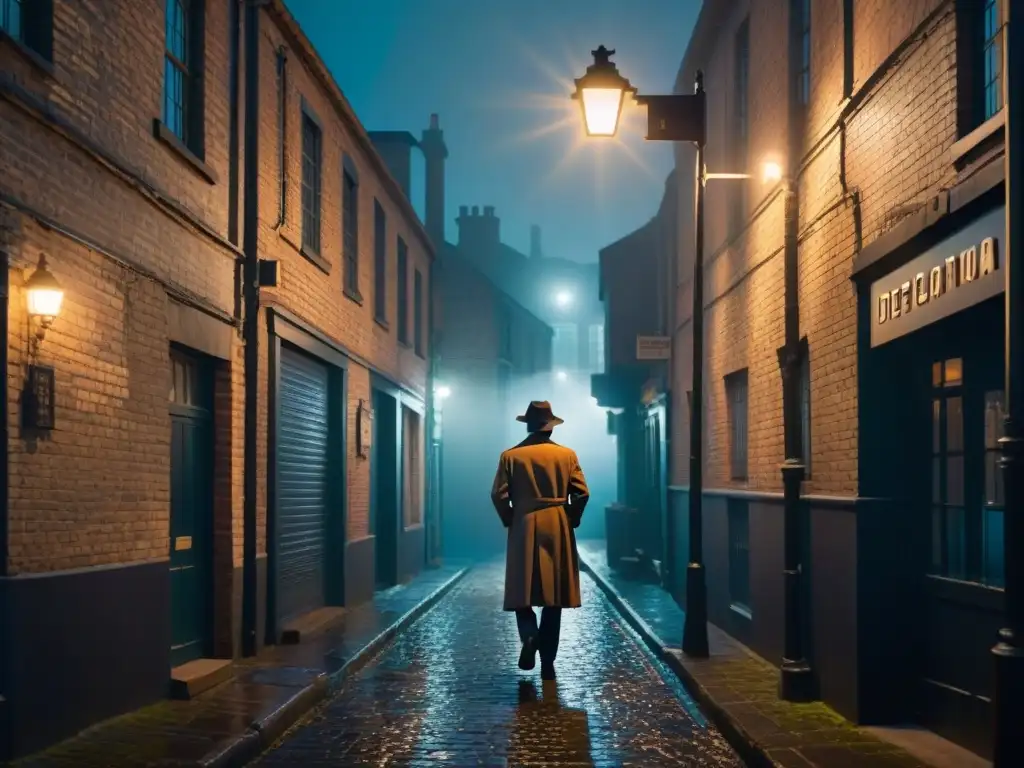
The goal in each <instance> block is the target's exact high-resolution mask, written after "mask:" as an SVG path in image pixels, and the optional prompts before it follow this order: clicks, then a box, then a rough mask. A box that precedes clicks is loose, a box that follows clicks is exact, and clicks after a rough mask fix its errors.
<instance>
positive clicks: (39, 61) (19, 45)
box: [0, 29, 56, 77]
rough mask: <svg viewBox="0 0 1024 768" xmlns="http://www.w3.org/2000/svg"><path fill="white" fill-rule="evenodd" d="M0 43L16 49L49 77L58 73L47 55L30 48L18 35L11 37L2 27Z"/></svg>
mask: <svg viewBox="0 0 1024 768" xmlns="http://www.w3.org/2000/svg"><path fill="white" fill-rule="evenodd" d="M0 43H6V44H7V45H8V46H10V47H11V48H13V49H14V51H15V52H16V53H17V54H18V55H19V56H21V57H22V58H23V59H25V61H27V62H28V63H29V64H31V65H32V66H33V67H35V68H36V69H38V70H39V71H40V72H42V73H43V74H44V75H46V76H47V77H54V76H55V74H56V68H55V67H54V66H53V62H52V61H50V60H48V59H47V58H46V57H45V56H43V55H41V54H39V53H37V52H36V51H34V50H32V49H31V48H29V47H28V46H27V45H25V43H23V42H22V41H21V40H19V39H18V38H16V37H11V36H10V35H9V34H7V33H6V32H4V31H3V30H2V29H0Z"/></svg>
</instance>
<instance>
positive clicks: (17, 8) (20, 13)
mask: <svg viewBox="0 0 1024 768" xmlns="http://www.w3.org/2000/svg"><path fill="white" fill-rule="evenodd" d="M0 30H3V32H4V33H5V34H7V35H8V36H9V37H12V38H14V39H15V40H17V41H18V42H19V43H21V44H22V45H24V46H25V47H26V48H30V49H31V50H33V51H35V52H36V53H38V54H39V55H40V56H42V57H43V58H44V59H47V60H49V59H52V58H53V4H52V3H47V2H40V0H0Z"/></svg>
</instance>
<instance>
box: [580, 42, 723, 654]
mask: <svg viewBox="0 0 1024 768" xmlns="http://www.w3.org/2000/svg"><path fill="white" fill-rule="evenodd" d="M591 53H592V55H593V56H594V63H593V64H591V65H590V66H589V67H587V72H586V74H585V75H584V76H583V77H581V78H579V79H578V80H576V92H575V93H574V94H573V98H575V99H578V100H579V102H580V106H581V107H582V110H583V122H584V126H585V128H586V131H587V135H588V136H607V137H610V136H614V135H615V134H616V132H617V131H618V125H619V117H620V115H621V114H622V104H623V101H624V100H625V97H626V95H627V94H629V95H634V96H635V94H636V89H635V88H633V86H632V85H631V84H630V82H629V80H627V79H626V78H624V77H622V75H620V74H619V71H618V68H616V66H615V64H613V63H612V61H611V57H612V56H613V55H614V54H615V51H614V50H608V49H607V48H605V47H604V46H603V45H602V46H600V47H599V48H598V49H597V50H595V51H591ZM636 101H637V102H638V103H639V104H644V105H646V106H647V139H648V140H649V141H688V142H693V144H695V145H696V147H697V168H696V173H695V184H696V189H695V194H694V231H695V235H694V241H695V242H694V245H695V253H694V259H693V314H692V318H691V321H690V322H691V323H692V326H693V385H692V395H691V397H692V407H691V409H690V412H691V419H690V490H689V533H690V537H689V538H690V552H689V564H688V565H687V569H686V620H685V624H684V626H683V652H684V653H685V654H686V655H688V656H692V657H697V658H703V657H707V655H708V621H707V615H708V608H707V586H706V583H705V576H704V554H703V549H704V548H703V535H704V526H703V515H702V507H701V502H702V491H703V482H702V477H701V469H702V466H703V456H702V454H703V423H702V422H703V400H704V398H703V378H704V377H703V372H704V188H705V184H706V178H707V177H706V174H705V173H704V144H705V140H706V117H705V95H704V76H703V74H702V73H701V72H697V75H696V78H695V84H694V92H693V94H692V95H689V94H673V95H670V96H641V97H636Z"/></svg>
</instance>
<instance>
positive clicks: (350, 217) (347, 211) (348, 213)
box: [341, 168, 359, 298]
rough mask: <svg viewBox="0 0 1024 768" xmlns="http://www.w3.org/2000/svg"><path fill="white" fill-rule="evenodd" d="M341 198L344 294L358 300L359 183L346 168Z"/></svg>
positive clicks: (343, 175) (343, 174)
mask: <svg viewBox="0 0 1024 768" xmlns="http://www.w3.org/2000/svg"><path fill="white" fill-rule="evenodd" d="M341 197H342V203H341V204H342V224H341V229H342V232H343V238H342V248H343V250H344V255H345V293H347V294H348V295H349V296H352V297H353V298H359V182H358V181H357V180H356V177H355V174H354V173H353V172H352V171H350V170H349V169H348V168H346V169H345V170H344V172H343V173H342V190H341Z"/></svg>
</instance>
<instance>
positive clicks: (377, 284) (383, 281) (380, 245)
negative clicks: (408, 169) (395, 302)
mask: <svg viewBox="0 0 1024 768" xmlns="http://www.w3.org/2000/svg"><path fill="white" fill-rule="evenodd" d="M387 230H388V224H387V216H386V215H385V213H384V206H382V205H381V204H380V201H379V200H377V199H376V198H374V201H373V316H374V317H375V318H377V320H378V321H380V322H387V319H388V309H387V284H388V282H387V274H388V241H387V236H388V232H387Z"/></svg>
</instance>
